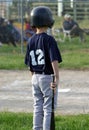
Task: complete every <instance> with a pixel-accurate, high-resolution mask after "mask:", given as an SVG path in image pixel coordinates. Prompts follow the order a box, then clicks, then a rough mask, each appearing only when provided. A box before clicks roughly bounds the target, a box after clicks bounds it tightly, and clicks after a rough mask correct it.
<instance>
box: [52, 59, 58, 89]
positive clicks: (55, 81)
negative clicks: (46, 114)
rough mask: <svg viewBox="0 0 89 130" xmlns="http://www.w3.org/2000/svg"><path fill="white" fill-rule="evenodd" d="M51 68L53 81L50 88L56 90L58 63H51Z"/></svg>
mask: <svg viewBox="0 0 89 130" xmlns="http://www.w3.org/2000/svg"><path fill="white" fill-rule="evenodd" d="M52 67H53V71H54V75H55V80H54V83H52V84H51V88H54V89H55V88H56V86H58V83H59V67H58V61H53V62H52Z"/></svg>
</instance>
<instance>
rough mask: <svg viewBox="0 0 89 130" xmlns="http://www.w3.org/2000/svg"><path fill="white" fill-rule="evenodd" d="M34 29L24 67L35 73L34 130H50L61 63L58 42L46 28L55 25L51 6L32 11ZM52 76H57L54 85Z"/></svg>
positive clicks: (33, 88)
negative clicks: (59, 64) (26, 66)
mask: <svg viewBox="0 0 89 130" xmlns="http://www.w3.org/2000/svg"><path fill="white" fill-rule="evenodd" d="M30 20H31V26H32V27H35V28H36V30H37V32H36V34H34V35H33V36H32V37H31V39H30V41H29V43H28V45H27V51H26V57H25V64H26V65H28V66H29V67H30V71H31V73H32V92H33V97H34V114H33V130H50V121H51V111H52V89H55V98H54V104H55V106H56V103H57V90H58V89H57V86H58V82H59V68H58V63H60V62H61V61H62V58H61V54H60V51H59V49H58V46H57V43H56V41H55V39H54V38H53V37H52V36H50V35H48V34H47V33H46V32H47V29H48V28H51V27H52V26H53V24H54V19H53V16H52V12H51V10H50V9H49V8H48V7H45V6H38V7H35V8H34V9H33V10H32V11H31V15H30ZM52 74H54V75H55V82H54V83H53V82H52V81H53V79H52V76H51V75H52Z"/></svg>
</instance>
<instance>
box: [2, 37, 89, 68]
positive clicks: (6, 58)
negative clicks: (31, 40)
mask: <svg viewBox="0 0 89 130" xmlns="http://www.w3.org/2000/svg"><path fill="white" fill-rule="evenodd" d="M58 46H59V48H60V51H61V55H62V60H63V62H62V63H61V64H60V68H62V69H78V70H85V69H89V38H88V36H87V41H86V42H85V43H81V42H80V41H79V39H78V38H74V39H72V42H69V40H68V39H66V42H63V43H62V42H59V41H58ZM25 53H26V45H25V46H24V53H23V54H22V53H21V46H20V45H18V47H16V48H15V47H13V46H8V45H3V46H2V47H0V69H9V70H10V69H19V70H22V69H26V68H27V66H26V65H25V64H24V58H25Z"/></svg>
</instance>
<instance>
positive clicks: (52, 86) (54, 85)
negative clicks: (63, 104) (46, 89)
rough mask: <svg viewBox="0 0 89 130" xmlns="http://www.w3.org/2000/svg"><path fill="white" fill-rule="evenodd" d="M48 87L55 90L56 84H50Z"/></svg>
mask: <svg viewBox="0 0 89 130" xmlns="http://www.w3.org/2000/svg"><path fill="white" fill-rule="evenodd" d="M50 87H51V89H54V90H56V87H57V84H56V83H55V82H54V83H53V82H51V84H50Z"/></svg>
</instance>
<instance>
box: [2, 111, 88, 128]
mask: <svg viewBox="0 0 89 130" xmlns="http://www.w3.org/2000/svg"><path fill="white" fill-rule="evenodd" d="M32 117H33V116H32V114H31V113H12V112H0V130H32ZM55 123H56V130H89V115H88V114H87V115H86V114H84V115H66V116H64V115H63V116H60V115H57V116H56V117H55Z"/></svg>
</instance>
